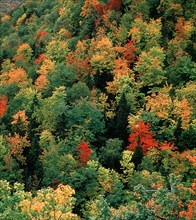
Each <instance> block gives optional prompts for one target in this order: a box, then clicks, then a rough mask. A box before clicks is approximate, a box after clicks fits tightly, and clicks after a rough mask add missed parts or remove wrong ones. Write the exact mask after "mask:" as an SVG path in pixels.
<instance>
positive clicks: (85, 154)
mask: <svg viewBox="0 0 196 220" xmlns="http://www.w3.org/2000/svg"><path fill="white" fill-rule="evenodd" d="M77 151H78V157H79V159H80V162H79V164H78V166H79V167H81V166H86V164H87V162H88V160H89V159H90V156H91V154H92V150H91V149H90V148H89V146H88V142H83V141H81V142H80V144H79V146H78V148H77Z"/></svg>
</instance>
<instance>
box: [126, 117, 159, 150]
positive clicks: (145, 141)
mask: <svg viewBox="0 0 196 220" xmlns="http://www.w3.org/2000/svg"><path fill="white" fill-rule="evenodd" d="M129 142H130V144H129V146H128V147H127V149H128V150H131V151H134V150H135V148H136V147H137V146H141V147H142V150H143V153H144V154H147V153H148V151H149V150H150V149H151V148H153V147H157V146H158V143H157V141H156V139H155V138H154V135H153V133H152V131H150V124H149V123H145V122H144V121H142V120H140V121H139V122H138V123H137V124H134V125H133V126H132V132H131V134H130V135H129Z"/></svg>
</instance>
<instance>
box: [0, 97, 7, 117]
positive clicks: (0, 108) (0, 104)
mask: <svg viewBox="0 0 196 220" xmlns="http://www.w3.org/2000/svg"><path fill="white" fill-rule="evenodd" d="M7 103H8V100H7V97H6V96H5V95H2V96H1V97H0V118H1V117H2V116H3V115H4V114H5V112H6V109H7Z"/></svg>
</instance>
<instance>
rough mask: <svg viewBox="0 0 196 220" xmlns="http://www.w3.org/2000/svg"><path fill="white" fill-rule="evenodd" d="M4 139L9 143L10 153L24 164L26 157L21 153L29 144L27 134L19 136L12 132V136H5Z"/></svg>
mask: <svg viewBox="0 0 196 220" xmlns="http://www.w3.org/2000/svg"><path fill="white" fill-rule="evenodd" d="M6 141H7V142H8V143H9V144H10V145H11V155H13V156H14V157H15V158H16V159H17V160H18V161H19V162H20V163H21V164H23V165H25V164H26V157H25V156H24V155H23V152H24V149H25V148H26V147H29V146H30V143H29V140H28V139H27V134H26V135H25V136H20V135H19V134H17V133H14V135H13V136H11V135H9V136H7V137H6Z"/></svg>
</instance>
